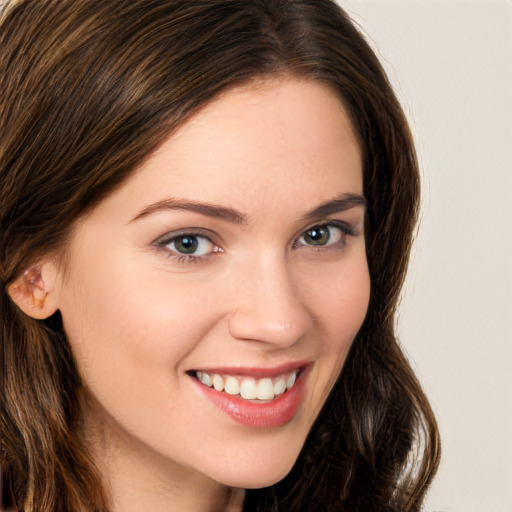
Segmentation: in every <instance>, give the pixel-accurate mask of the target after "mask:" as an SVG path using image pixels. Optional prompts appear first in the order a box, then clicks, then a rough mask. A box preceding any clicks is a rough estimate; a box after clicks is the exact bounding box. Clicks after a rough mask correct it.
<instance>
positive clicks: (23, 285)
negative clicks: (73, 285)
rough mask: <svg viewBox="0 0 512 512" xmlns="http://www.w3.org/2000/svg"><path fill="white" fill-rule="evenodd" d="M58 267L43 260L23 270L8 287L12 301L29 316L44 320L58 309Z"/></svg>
mask: <svg viewBox="0 0 512 512" xmlns="http://www.w3.org/2000/svg"><path fill="white" fill-rule="evenodd" d="M57 278H58V269H57V266H56V264H55V263H53V262H51V261H45V262H41V263H40V264H37V265H34V266H32V267H30V268H28V269H26V270H25V272H23V274H21V275H20V276H18V278H17V279H16V280H15V281H13V282H12V283H11V284H10V285H9V286H8V287H7V292H8V293H9V296H10V297H11V299H12V301H13V302H14V303H15V304H16V305H17V306H18V307H19V308H20V309H21V310H22V311H23V312H24V313H25V314H27V315H28V316H31V317H32V318H37V319H39V320H42V319H44V318H48V317H50V316H51V315H53V314H54V313H55V312H56V311H57V309H58V295H59V294H58V289H57Z"/></svg>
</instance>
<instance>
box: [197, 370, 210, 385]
mask: <svg viewBox="0 0 512 512" xmlns="http://www.w3.org/2000/svg"><path fill="white" fill-rule="evenodd" d="M200 379H201V382H202V383H203V384H204V385H205V386H211V385H212V378H211V377H210V376H209V375H208V374H207V373H201V377H200Z"/></svg>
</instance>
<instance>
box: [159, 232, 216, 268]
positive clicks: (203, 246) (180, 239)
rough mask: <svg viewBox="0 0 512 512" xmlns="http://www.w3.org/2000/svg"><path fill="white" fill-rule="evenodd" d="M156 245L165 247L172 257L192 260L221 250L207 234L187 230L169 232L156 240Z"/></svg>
mask: <svg viewBox="0 0 512 512" xmlns="http://www.w3.org/2000/svg"><path fill="white" fill-rule="evenodd" d="M154 245H155V246H157V247H159V248H161V249H164V250H165V251H166V252H167V253H168V255H169V256H170V257H172V258H178V259H185V260H190V261H192V260H195V259H196V258H199V257H203V256H208V255H209V254H212V253H215V252H220V251H221V249H220V247H219V246H218V245H216V244H215V243H213V242H212V241H211V240H210V239H209V238H208V237H207V236H204V235H200V234H198V233H187V232H180V233H169V234H167V235H165V236H163V237H161V238H159V239H158V240H156V241H155V242H154Z"/></svg>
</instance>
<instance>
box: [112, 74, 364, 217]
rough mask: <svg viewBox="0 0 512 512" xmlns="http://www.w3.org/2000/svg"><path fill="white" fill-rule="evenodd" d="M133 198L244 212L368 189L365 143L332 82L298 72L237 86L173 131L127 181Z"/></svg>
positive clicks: (127, 194) (130, 201) (129, 198)
mask: <svg viewBox="0 0 512 512" xmlns="http://www.w3.org/2000/svg"><path fill="white" fill-rule="evenodd" d="M121 192H122V194H123V195H124V196H125V199H126V200H127V203H128V204H137V205H140V204H141V201H142V202H146V203H147V204H150V203H151V202H156V201H159V200H161V199H162V196H165V195H166V194H168V195H172V196H174V197H185V198H192V199H194V200H197V201H209V202H215V203H219V204H226V203H229V206H232V207H234V208H237V209H240V210H242V211H248V212H249V213H250V212H251V210H258V209H259V208H260V206H262V203H263V202H268V201H274V202H279V203H282V204H283V205H285V204H286V203H287V201H288V200H289V202H290V205H291V203H293V204H296V203H297V202H299V203H301V202H303V203H304V208H305V209H307V208H310V207H313V206H314V205H315V202H319V201H324V200H325V199H326V196H327V198H329V196H336V195H339V194H340V193H354V194H361V193H362V164H361V154H360V148H359V143H358V141H357V137H356V135H355V133H354V130H353V127H352V125H351V122H350V120H349V117H348V115H347V113H346V111H345V109H344V107H343V105H342V103H341V101H340V100H339V99H338V97H337V96H336V95H335V93H334V92H332V91H331V90H330V89H329V88H328V87H326V86H324V85H322V84H320V83H317V82H312V81H300V80H294V79H281V80H264V81H260V82H256V83H251V84H250V85H246V86H243V87H239V88H236V89H231V90H229V91H228V92H226V93H224V94H223V95H221V96H220V97H219V98H217V99H216V100H214V101H212V102H211V103H210V104H209V105H207V106H206V107H205V108H203V109H202V110H201V111H199V112H198V113H197V114H196V115H195V116H194V117H193V118H191V119H190V120H189V121H187V122H186V123H184V124H183V125H182V126H181V127H180V128H179V129H178V130H177V131H176V132H175V133H174V134H172V136H170V137H169V138H168V139H167V140H166V141H165V142H164V143H163V144H162V145H161V146H160V148H159V149H158V150H157V151H155V152H154V153H153V155H152V156H151V157H150V158H149V159H148V160H146V162H145V163H144V164H143V165H142V166H141V168H140V169H138V171H137V172H136V173H135V174H134V175H133V176H132V177H131V178H130V179H129V180H128V182H127V183H126V184H125V185H124V186H123V187H122V188H121Z"/></svg>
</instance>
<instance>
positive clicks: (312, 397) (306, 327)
mask: <svg viewBox="0 0 512 512" xmlns="http://www.w3.org/2000/svg"><path fill="white" fill-rule="evenodd" d="M362 190H363V182H362V163H361V153H360V148H359V145H358V142H357V140H356V136H355V134H354V132H353V130H352V127H351V124H350V122H349V119H348V117H347V114H346V113H345V111H344V109H343V108H342V105H341V103H340V101H339V100H338V99H337V97H336V96H335V95H334V94H333V93H332V92H331V91H330V90H329V89H327V88H326V87H324V86H322V85H319V84H317V83H314V82H305V81H296V80H291V79H286V80H279V81H277V80H272V81H261V82H258V83H255V84H252V85H249V86H246V87H242V88H239V89H236V90H232V91H230V92H227V93H226V94H224V95H223V96H222V97H220V98H219V99H217V100H216V101H214V102H212V103H211V104H210V105H209V106H208V107H206V108H205V109H203V110H202V111H200V112H199V113H198V114H197V115H195V116H194V117H193V118H192V119H191V120H190V121H188V122H187V123H185V124H184V125H183V126H181V128H180V129H179V130H178V131H177V132H176V133H175V134H174V135H172V136H171V137H170V138H169V139H168V140H167V141H166V142H165V143H164V144H163V145H162V146H161V147H160V149H159V150H158V151H156V152H155V153H154V154H153V155H152V156H151V158H150V159H149V160H147V161H146V162H145V163H144V165H142V167H141V168H140V169H139V170H138V171H137V172H136V173H135V174H134V175H133V176H132V177H131V178H130V179H129V180H128V181H126V182H125V183H124V184H123V185H122V186H121V187H120V188H119V189H117V191H116V192H114V193H113V194H111V195H110V196H109V197H107V198H106V199H104V200H103V201H102V202H101V203H100V204H99V205H98V206H97V207H96V208H95V209H94V210H93V211H92V213H90V214H89V215H87V216H86V217H85V218H84V219H83V220H82V221H81V222H80V223H79V224H78V225H77V229H76V231H75V233H74V235H73V238H72V240H71V242H70V245H69V248H68V249H69V250H68V254H67V259H66V262H67V263H66V269H67V270H66V271H64V272H65V275H63V276H61V279H60V281H59V282H60V285H59V292H58V293H59V297H60V298H59V309H60V311H61V313H62V317H63V321H64V326H65V330H66V333H67V335H68V337H69V342H70V344H71V347H72V350H73V353H74V355H75V358H76V361H77V365H78V368H79V371H80V373H81V375H82V377H83V380H84V383H85V385H86V388H87V392H88V396H89V401H88V403H89V405H88V406H87V408H86V410H84V414H85V415H86V419H87V421H88V423H89V424H90V426H92V427H97V428H96V431H100V430H101V431H102V432H103V434H102V435H103V438H102V439H103V441H98V442H103V443H104V446H103V449H104V452H103V454H104V456H109V454H110V455H111V456H122V457H124V458H125V459H126V460H130V457H132V460H133V461H135V463H137V464H139V465H140V467H141V468H143V467H144V465H146V464H152V463H154V464H157V465H158V467H159V468H160V470H161V472H162V474H164V473H165V472H166V471H176V470H180V471H182V472H183V474H186V473H188V474H190V473H194V474H202V475H206V476H207V477H209V478H211V479H212V480H215V481H218V482H222V483H224V484H227V485H231V486H236V487H244V488H253V487H263V486H267V485H270V484H272V483H274V482H276V481H278V480H279V479H281V478H282V477H284V476H285V475H286V473H287V472H288V471H289V470H290V468H291V467H292V465H293V463H294V461H295V460H296V458H297V456H298V454H299V451H300V450H301V448H302V445H303V443H304V440H305V438H306V435H307V434H308V432H309V430H310V429H311V426H312V424H313V422H314V421H315V418H316V417H317V415H318V413H319V411H320V409H321V408H322V405H323V404H324V402H325V399H326V397H327V395H328V393H329V391H330V390H331V388H332V386H333V384H334V382H335V380H336V378H337V377H338V375H339V373H340V370H341V368H342V366H343V363H344V361H345V358H346V356H347V352H348V350H349V347H350V345H351V343H352V341H353V339H354V337H355V335H356V333H357V332H358V329H359V328H360V326H361V323H362V322H363V319H364V317H365V314H366V309H367V305H368V299H369V290H370V283H369V276H368V269H367V262H366V253H365V241H364V232H363V228H364V216H365V208H364V200H363V198H362ZM293 381H295V382H293ZM223 387H224V388H225V389H224V390H222V388H223ZM285 389H286V391H285ZM241 395H242V396H241ZM114 445H115V448H113V446H114ZM141 453H142V454H144V455H143V456H142V457H141V456H140V454H141ZM114 454H115V455H114ZM119 454H121V455H119ZM136 454H139V455H136Z"/></svg>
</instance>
